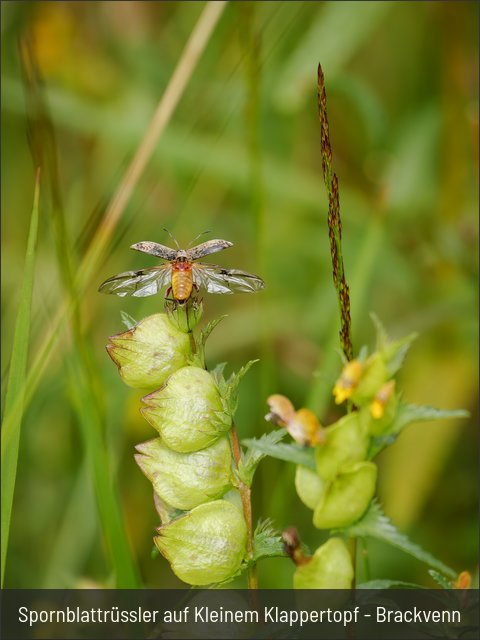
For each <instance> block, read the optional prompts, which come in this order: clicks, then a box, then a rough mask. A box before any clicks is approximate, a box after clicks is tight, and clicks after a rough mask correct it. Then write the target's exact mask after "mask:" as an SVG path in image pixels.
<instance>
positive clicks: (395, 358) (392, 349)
mask: <svg viewBox="0 0 480 640" xmlns="http://www.w3.org/2000/svg"><path fill="white" fill-rule="evenodd" d="M417 335H418V334H416V333H411V334H410V335H408V336H405V338H400V340H394V341H393V342H390V343H388V342H387V344H386V345H385V346H384V348H383V354H384V358H385V364H386V366H387V371H388V375H389V376H390V377H392V376H394V375H395V374H396V373H397V371H398V370H399V369H400V368H401V366H402V364H403V361H404V360H405V356H406V355H407V352H408V350H409V349H410V345H411V344H412V342H413V341H414V340H415V339H416V338H417Z"/></svg>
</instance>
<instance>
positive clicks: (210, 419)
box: [141, 367, 232, 453]
mask: <svg viewBox="0 0 480 640" xmlns="http://www.w3.org/2000/svg"><path fill="white" fill-rule="evenodd" d="M142 402H143V403H144V404H145V406H144V407H143V408H142V409H141V412H142V415H143V416H144V418H145V419H146V420H147V421H148V422H149V423H150V424H151V425H152V427H154V428H155V429H156V430H157V431H158V433H159V434H160V436H161V437H162V439H163V441H164V443H165V444H166V445H167V447H169V448H170V449H173V450H174V451H178V452H179V453H189V452H191V451H199V450H200V449H205V447H209V446H211V445H212V444H213V443H214V442H216V441H217V440H218V438H220V437H221V436H222V435H224V434H225V433H226V432H227V431H228V430H229V429H230V426H231V423H232V419H231V416H230V415H229V414H228V412H226V411H225V408H224V404H225V403H224V402H223V400H222V397H221V395H220V392H219V390H218V388H217V386H216V384H215V381H214V379H213V378H212V376H211V375H210V374H209V373H208V371H205V369H200V368H199V367H183V369H179V370H178V371H176V372H175V373H173V374H172V375H171V376H170V377H169V378H168V380H167V381H166V383H165V384H164V385H163V386H162V387H161V388H160V389H158V390H157V391H154V392H153V393H150V394H149V395H148V396H145V397H144V398H142Z"/></svg>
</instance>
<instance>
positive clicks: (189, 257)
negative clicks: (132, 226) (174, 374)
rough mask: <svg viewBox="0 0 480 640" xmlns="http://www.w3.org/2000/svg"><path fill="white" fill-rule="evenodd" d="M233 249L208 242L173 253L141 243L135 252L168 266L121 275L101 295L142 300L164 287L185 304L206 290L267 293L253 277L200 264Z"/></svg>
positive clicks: (223, 243)
mask: <svg viewBox="0 0 480 640" xmlns="http://www.w3.org/2000/svg"><path fill="white" fill-rule="evenodd" d="M231 246H232V243H231V242H229V241H228V240H208V241H207V242H202V244H199V245H197V246H196V247H192V248H191V249H180V248H177V249H172V248H170V247H166V246H165V245H163V244H158V243H157V242H148V241H147V242H137V244H134V245H132V246H131V249H135V250H136V251H141V252H143V253H148V254H149V255H151V256H155V257H157V258H161V259H162V260H165V261H166V262H165V263H163V264H161V265H160V266H158V267H147V268H145V269H141V270H140V271H125V272H124V273H119V274H118V275H116V276H113V277H112V278H109V279H108V280H105V282H104V283H103V284H101V285H100V288H99V291H101V292H102V293H115V294H116V295H118V296H136V297H140V298H142V297H145V296H151V295H154V294H155V293H158V291H160V289H162V288H163V287H164V286H168V289H167V295H168V294H169V293H170V292H171V294H172V297H173V298H174V300H176V301H178V302H180V303H183V302H185V301H186V300H188V299H189V297H190V296H191V294H192V291H193V289H194V288H195V289H199V288H200V287H203V288H204V289H206V290H207V291H208V292H209V293H234V292H235V291H246V292H250V291H258V290H259V289H263V287H264V286H265V283H264V282H263V280H262V279H261V278H259V277H258V276H255V275H253V274H251V273H246V272H245V271H239V270H238V269H225V268H224V267H221V266H219V265H216V264H207V263H204V262H196V261H197V260H198V259H199V258H203V257H204V256H206V255H208V254H210V253H216V252H217V251H222V250H223V249H227V248H228V247H231Z"/></svg>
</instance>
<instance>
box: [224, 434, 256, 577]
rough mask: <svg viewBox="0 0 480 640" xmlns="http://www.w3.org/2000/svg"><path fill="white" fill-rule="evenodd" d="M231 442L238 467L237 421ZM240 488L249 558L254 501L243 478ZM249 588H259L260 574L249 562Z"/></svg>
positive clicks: (251, 545) (239, 454)
mask: <svg viewBox="0 0 480 640" xmlns="http://www.w3.org/2000/svg"><path fill="white" fill-rule="evenodd" d="M230 442H231V444H232V452H233V459H234V460H235V466H236V467H237V469H238V465H239V464H240V458H241V455H242V454H241V451H240V443H239V441H238V435H237V429H236V427H235V423H232V428H231V429H230ZM238 489H239V491H240V497H241V499H242V507H243V515H244V517H245V522H246V524H247V554H248V557H249V559H250V560H251V559H252V558H253V524H252V501H251V492H250V487H248V486H247V485H246V484H245V483H244V482H242V480H240V481H239V485H238ZM248 588H249V589H258V576H257V568H256V565H254V564H249V567H248Z"/></svg>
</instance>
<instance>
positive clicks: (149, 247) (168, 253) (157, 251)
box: [130, 240, 177, 260]
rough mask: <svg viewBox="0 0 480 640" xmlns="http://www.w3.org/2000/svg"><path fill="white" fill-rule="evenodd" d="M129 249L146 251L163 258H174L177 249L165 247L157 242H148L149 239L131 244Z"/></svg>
mask: <svg viewBox="0 0 480 640" xmlns="http://www.w3.org/2000/svg"><path fill="white" fill-rule="evenodd" d="M130 249H135V251H141V252H142V253H148V254H149V255H151V256H156V257H157V258H163V259H164V260H175V258H176V256H177V251H176V250H175V249H171V248H170V247H166V246H165V245H164V244H158V242H150V241H149V240H145V241H144V242H137V243H136V244H132V246H131V247H130Z"/></svg>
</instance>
